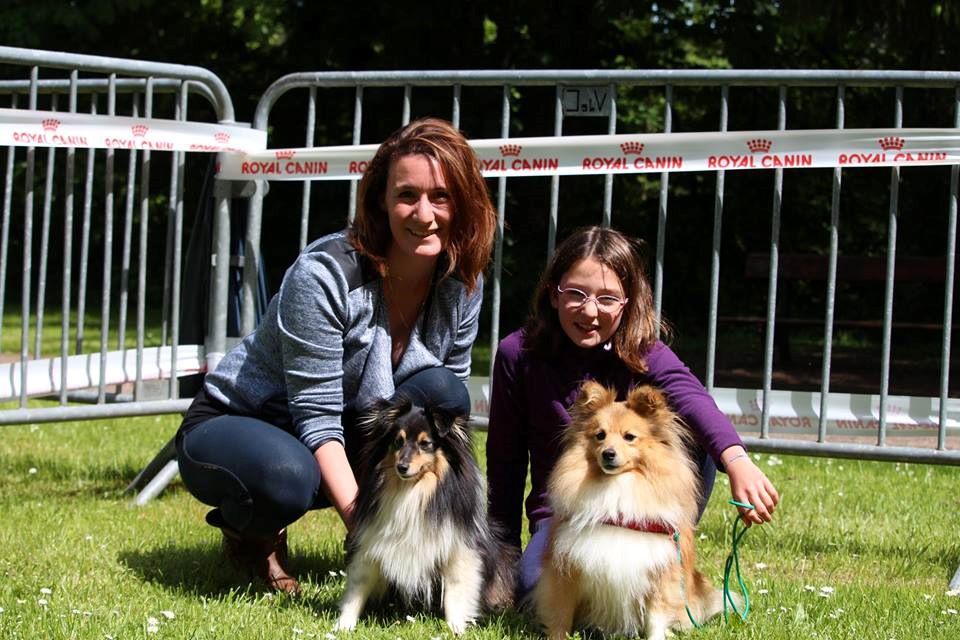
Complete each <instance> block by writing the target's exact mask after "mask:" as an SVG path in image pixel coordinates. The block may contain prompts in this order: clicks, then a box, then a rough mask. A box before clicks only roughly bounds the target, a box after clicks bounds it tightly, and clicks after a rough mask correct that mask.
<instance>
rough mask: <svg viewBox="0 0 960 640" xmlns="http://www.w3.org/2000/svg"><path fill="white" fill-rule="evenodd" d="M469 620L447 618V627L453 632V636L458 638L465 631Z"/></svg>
mask: <svg viewBox="0 0 960 640" xmlns="http://www.w3.org/2000/svg"><path fill="white" fill-rule="evenodd" d="M469 624H470V620H467V619H452V618H447V626H448V627H450V631H452V632H453V635H456V636H459V635H463V633H464V632H465V631H466V630H467V626H469Z"/></svg>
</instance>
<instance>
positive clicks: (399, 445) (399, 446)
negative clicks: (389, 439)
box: [393, 436, 403, 449]
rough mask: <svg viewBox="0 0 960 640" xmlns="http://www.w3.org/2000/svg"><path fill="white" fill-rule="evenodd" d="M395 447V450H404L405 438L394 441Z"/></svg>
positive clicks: (398, 437)
mask: <svg viewBox="0 0 960 640" xmlns="http://www.w3.org/2000/svg"><path fill="white" fill-rule="evenodd" d="M393 446H394V448H395V449H402V448H403V436H397V439H396V440H394V441H393Z"/></svg>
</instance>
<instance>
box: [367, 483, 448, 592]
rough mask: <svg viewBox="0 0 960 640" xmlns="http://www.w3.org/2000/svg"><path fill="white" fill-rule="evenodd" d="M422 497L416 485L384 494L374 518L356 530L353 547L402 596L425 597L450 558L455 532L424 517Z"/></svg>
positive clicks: (445, 523)
mask: <svg viewBox="0 0 960 640" xmlns="http://www.w3.org/2000/svg"><path fill="white" fill-rule="evenodd" d="M426 499H427V497H426V496H425V495H424V493H423V492H422V491H420V490H419V488H418V487H416V486H414V487H411V488H409V489H406V490H401V491H398V492H395V493H391V494H388V495H386V496H384V501H383V503H382V504H381V508H380V510H379V511H378V513H377V516H376V518H375V519H374V520H373V521H372V522H371V523H370V525H369V526H367V527H365V528H364V529H363V531H362V532H360V538H359V545H358V547H357V549H358V553H360V554H362V555H365V556H366V557H367V559H369V560H371V561H373V562H374V564H376V565H377V566H379V567H380V571H381V574H382V575H383V577H384V578H386V580H387V581H388V582H390V583H391V584H393V585H394V586H396V587H397V588H398V589H399V590H400V591H401V592H402V593H403V594H404V595H405V596H407V597H417V598H423V599H425V600H427V601H429V600H430V599H431V595H432V594H431V590H432V586H433V581H434V579H435V578H436V577H437V570H438V567H440V566H442V565H443V564H444V563H446V562H447V560H448V559H449V558H450V556H451V554H452V553H453V551H454V548H455V546H456V544H457V536H455V535H454V529H453V527H452V526H451V524H450V523H447V522H441V523H440V524H439V526H435V525H434V523H433V522H426V521H425V520H424V517H423V515H424V508H423V501H424V500H426Z"/></svg>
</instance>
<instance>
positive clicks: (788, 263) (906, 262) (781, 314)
mask: <svg viewBox="0 0 960 640" xmlns="http://www.w3.org/2000/svg"><path fill="white" fill-rule="evenodd" d="M946 265H947V261H946V258H945V257H943V256H939V257H937V256H935V257H920V256H898V257H897V259H896V267H895V269H894V277H893V279H894V282H895V283H897V284H900V283H917V284H920V283H924V284H936V283H940V284H941V285H942V284H943V283H944V282H945V280H946ZM829 266H830V265H829V256H825V255H819V254H808V253H781V254H780V255H779V258H778V270H777V274H778V293H777V318H776V325H777V331H776V334H775V335H774V342H775V347H776V349H777V352H778V354H779V356H780V358H781V361H782V362H783V364H790V363H791V353H790V332H789V328H790V327H796V326H823V323H824V318H825V315H824V314H825V313H826V311H825V310H823V309H821V315H820V316H819V317H801V316H797V315H794V314H793V304H792V298H793V291H792V287H791V284H790V283H791V282H793V281H813V282H816V281H819V282H826V280H827V275H828V269H829ZM886 271H887V258H886V257H885V256H838V257H837V280H836V281H837V284H838V285H839V284H841V283H844V282H852V283H874V284H882V283H883V282H885V281H886ZM958 273H960V270H958ZM744 277H745V278H746V279H747V280H754V281H759V280H763V281H766V280H768V279H769V277H770V254H768V253H749V254H747V259H746V263H745V265H744ZM939 299H940V300H941V301H942V295H941V297H940V298H939ZM881 315H882V308H881V309H879V310H878V313H877V316H881ZM718 321H719V322H727V323H741V324H742V323H747V324H754V325H759V326H764V325H766V323H767V318H766V316H751V315H735V316H720V317H719V318H718ZM833 326H834V328H848V329H881V328H882V327H883V320H882V319H877V320H872V319H871V320H863V319H861V320H855V319H843V318H838V317H836V315H834V320H833ZM892 327H894V328H897V329H910V330H921V331H942V330H943V324H942V323H940V322H912V321H907V322H901V321H897V322H894V323H893V324H892ZM952 328H953V329H957V328H960V325H957V324H954V325H953V327H952Z"/></svg>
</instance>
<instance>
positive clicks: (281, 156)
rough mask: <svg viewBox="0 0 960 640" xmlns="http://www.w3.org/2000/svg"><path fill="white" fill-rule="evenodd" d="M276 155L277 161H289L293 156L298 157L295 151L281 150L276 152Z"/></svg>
mask: <svg viewBox="0 0 960 640" xmlns="http://www.w3.org/2000/svg"><path fill="white" fill-rule="evenodd" d="M274 155H275V156H277V160H289V159H290V158H292V157H293V156H295V155H297V152H296V151H294V150H293V149H280V150H278V151H275V152H274Z"/></svg>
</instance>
